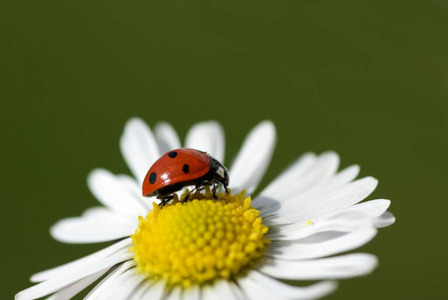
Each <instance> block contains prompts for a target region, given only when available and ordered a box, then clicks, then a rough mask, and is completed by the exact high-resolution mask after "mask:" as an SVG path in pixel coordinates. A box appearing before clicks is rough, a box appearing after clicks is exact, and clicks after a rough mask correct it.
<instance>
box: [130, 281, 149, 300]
mask: <svg viewBox="0 0 448 300" xmlns="http://www.w3.org/2000/svg"><path fill="white" fill-rule="evenodd" d="M152 284H153V283H152V282H151V281H145V282H143V284H140V285H139V286H138V287H136V289H135V292H134V293H133V294H132V295H131V297H129V300H141V299H144V298H143V295H144V294H145V293H146V292H147V291H148V289H150V288H151V285H152Z"/></svg>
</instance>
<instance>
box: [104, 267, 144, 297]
mask: <svg viewBox="0 0 448 300" xmlns="http://www.w3.org/2000/svg"><path fill="white" fill-rule="evenodd" d="M144 280H145V277H144V276H141V275H139V274H137V273H136V270H135V268H131V269H128V270H126V271H124V272H123V273H122V274H121V275H119V276H117V277H116V278H115V280H114V283H113V284H111V285H109V289H108V290H107V291H104V292H103V293H101V295H100V297H99V299H104V300H108V299H117V300H118V299H123V300H126V299H129V298H130V296H131V295H132V294H133V293H134V292H135V291H136V289H137V287H138V285H139V284H140V283H141V282H142V281H144Z"/></svg>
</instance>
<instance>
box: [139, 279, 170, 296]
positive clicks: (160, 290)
mask: <svg viewBox="0 0 448 300" xmlns="http://www.w3.org/2000/svg"><path fill="white" fill-rule="evenodd" d="M164 292H165V282H164V281H162V280H160V281H157V282H155V283H154V284H153V285H152V286H151V287H150V288H149V289H148V290H147V291H146V293H145V294H144V295H143V297H142V299H151V300H159V299H163V294H164Z"/></svg>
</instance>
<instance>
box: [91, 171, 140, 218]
mask: <svg viewBox="0 0 448 300" xmlns="http://www.w3.org/2000/svg"><path fill="white" fill-rule="evenodd" d="M87 183H88V185H89V188H90V190H91V191H92V193H93V195H94V196H95V197H96V198H97V199H98V200H99V201H100V202H101V203H102V204H103V205H104V206H106V207H108V208H110V209H111V210H112V211H114V212H116V213H117V214H120V215H123V216H128V217H130V218H137V217H138V216H139V215H146V213H147V209H146V208H145V207H144V206H143V205H142V202H141V199H139V198H136V197H135V194H133V193H132V192H131V191H130V190H129V189H128V188H127V186H124V185H123V184H122V182H121V181H120V180H119V179H118V178H117V177H116V176H115V175H114V174H112V173H110V172H109V171H107V170H103V169H95V170H93V171H92V172H91V173H90V174H89V177H88V178H87Z"/></svg>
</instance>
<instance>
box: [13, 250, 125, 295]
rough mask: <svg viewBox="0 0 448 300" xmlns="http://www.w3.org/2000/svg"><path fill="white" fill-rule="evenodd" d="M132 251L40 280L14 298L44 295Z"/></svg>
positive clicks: (122, 257)
mask: <svg viewBox="0 0 448 300" xmlns="http://www.w3.org/2000/svg"><path fill="white" fill-rule="evenodd" d="M132 256H133V254H132V253H120V254H117V255H114V256H111V257H108V258H104V259H102V260H99V261H96V262H94V263H92V264H90V265H89V266H86V268H84V269H82V270H76V272H74V273H71V274H65V275H63V276H60V277H56V278H53V279H50V280H47V281H44V282H41V283H39V284H37V285H35V286H32V287H30V288H28V289H26V290H23V291H21V292H20V293H18V294H17V295H16V299H21V300H25V299H34V298H39V297H43V296H45V295H48V294H51V293H54V292H56V291H58V290H60V289H61V288H63V287H65V286H67V285H69V284H72V283H74V282H76V281H78V280H80V279H82V278H84V277H86V276H89V275H91V274H94V273H96V272H99V271H101V270H106V269H109V268H111V267H112V266H113V265H116V264H118V263H120V262H123V261H125V260H128V259H130V258H132Z"/></svg>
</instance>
